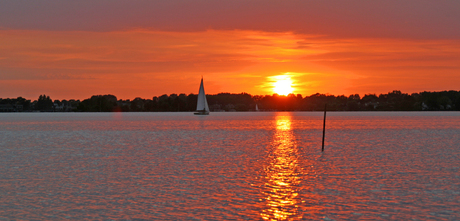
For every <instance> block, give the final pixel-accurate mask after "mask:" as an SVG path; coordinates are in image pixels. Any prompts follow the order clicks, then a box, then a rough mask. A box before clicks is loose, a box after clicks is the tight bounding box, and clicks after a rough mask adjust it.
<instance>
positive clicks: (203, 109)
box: [194, 77, 209, 115]
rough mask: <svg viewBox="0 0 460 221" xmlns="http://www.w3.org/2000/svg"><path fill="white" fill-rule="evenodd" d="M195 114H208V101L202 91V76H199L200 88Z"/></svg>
mask: <svg viewBox="0 0 460 221" xmlns="http://www.w3.org/2000/svg"><path fill="white" fill-rule="evenodd" d="M194 114H195V115H209V107H208V101H207V100H206V94H205V93H204V86H203V77H201V84H200V90H199V92H198V101H197V103H196V112H195V113H194Z"/></svg>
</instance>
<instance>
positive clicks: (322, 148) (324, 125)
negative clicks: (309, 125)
mask: <svg viewBox="0 0 460 221" xmlns="http://www.w3.org/2000/svg"><path fill="white" fill-rule="evenodd" d="M326 109H327V103H326V104H325V105H324V120H323V145H322V147H321V152H324V135H325V134H326Z"/></svg>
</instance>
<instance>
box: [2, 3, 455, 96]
mask: <svg viewBox="0 0 460 221" xmlns="http://www.w3.org/2000/svg"><path fill="white" fill-rule="evenodd" d="M459 11H460V1H425V0H408V1H393V0H389V1H388V0H387V1H379V0H376V1H364V0H361V1H358V0H352V1H339V0H334V1H308V0H299V1H294V0H288V1H270V0H269V1H259V0H246V1H241V0H232V1H225V0H223V1H210V0H195V1H186V0H180V1H179V0H171V1H146V0H145V1H143V0H136V1H127V0H98V1H87V0H81V1H61V0H42V1H23V0H14V1H13V0H12V1H9V0H5V1H0V85H1V87H0V97H2V98H6V97H18V96H23V97H26V98H29V99H36V98H37V97H38V96H39V95H40V94H43V93H45V94H47V95H50V97H51V98H52V99H85V98H88V97H90V96H91V95H95V94H114V95H116V96H117V97H118V98H123V99H133V98H135V97H142V98H152V97H153V96H159V95H162V94H171V93H186V94H189V93H197V92H198V86H199V81H200V78H201V76H203V77H204V80H205V88H206V92H207V93H208V94H216V93H220V92H231V93H241V92H247V93H250V94H253V95H256V94H272V93H273V90H272V85H273V83H274V82H272V81H271V79H274V78H273V76H278V75H285V76H289V77H290V78H291V79H292V81H293V82H294V85H293V87H294V89H295V90H294V93H296V94H298V93H300V94H302V95H304V96H306V95H311V94H314V93H317V92H319V93H329V94H334V95H341V94H345V95H349V94H355V93H359V94H361V95H364V94H368V93H377V94H379V93H387V92H389V91H392V90H401V91H402V92H406V93H413V92H421V91H425V90H426V91H439V90H460V84H458V83H457V82H460V28H458V27H460V13H458V12H459Z"/></svg>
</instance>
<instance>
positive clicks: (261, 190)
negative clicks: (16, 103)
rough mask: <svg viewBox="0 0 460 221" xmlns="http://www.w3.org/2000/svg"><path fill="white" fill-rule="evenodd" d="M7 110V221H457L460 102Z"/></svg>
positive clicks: (2, 154) (0, 147) (3, 209)
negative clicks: (344, 107) (381, 108)
mask: <svg viewBox="0 0 460 221" xmlns="http://www.w3.org/2000/svg"><path fill="white" fill-rule="evenodd" d="M322 119H323V113H321V112H292V113H290V112H278V113H276V112H269V113H268V112H257V113H256V112H253V113H211V114H210V115H209V116H194V115H193V114H192V113H3V114H0V199H1V200H0V220H4V219H5V220H10V219H24V220H62V219H74V220H81V219H98V220H101V219H102V220H110V219H125V220H264V219H267V220H272V219H273V220H358V219H368V220H460V172H459V170H460V112H328V116H327V122H326V128H327V130H326V141H325V151H324V152H323V153H322V152H321V137H322V124H323V121H322Z"/></svg>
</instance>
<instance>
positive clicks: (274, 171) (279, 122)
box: [260, 116, 302, 220]
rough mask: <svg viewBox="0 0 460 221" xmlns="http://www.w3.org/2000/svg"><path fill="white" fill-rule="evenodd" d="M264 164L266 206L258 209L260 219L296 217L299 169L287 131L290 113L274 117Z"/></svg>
mask: <svg viewBox="0 0 460 221" xmlns="http://www.w3.org/2000/svg"><path fill="white" fill-rule="evenodd" d="M270 151H271V152H270V154H269V156H270V160H269V163H268V165H267V166H266V167H265V173H266V177H265V178H266V183H265V185H264V187H265V188H264V189H263V194H264V195H265V198H264V200H265V202H266V206H265V208H264V209H263V210H262V212H261V214H260V215H261V217H262V218H263V219H264V220H300V219H301V218H302V214H301V213H299V205H300V204H301V203H302V200H301V199H300V195H299V190H300V189H299V184H300V183H301V174H302V168H301V167H300V165H299V159H298V147H297V145H296V143H295V139H294V135H293V133H292V130H291V116H277V117H276V133H275V135H274V137H273V140H272V143H271V150H270Z"/></svg>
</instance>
